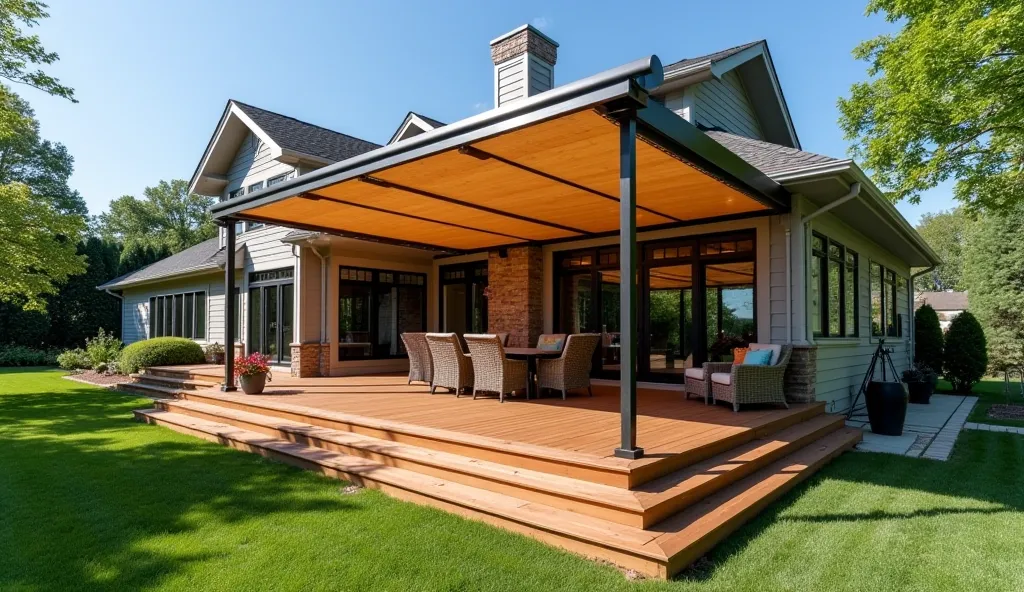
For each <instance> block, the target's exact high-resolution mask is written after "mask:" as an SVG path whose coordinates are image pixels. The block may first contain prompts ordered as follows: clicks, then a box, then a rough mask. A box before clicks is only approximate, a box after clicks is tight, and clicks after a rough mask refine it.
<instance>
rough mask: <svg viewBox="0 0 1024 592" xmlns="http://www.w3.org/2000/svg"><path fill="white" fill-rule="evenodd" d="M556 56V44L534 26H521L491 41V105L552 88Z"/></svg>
mask: <svg viewBox="0 0 1024 592" xmlns="http://www.w3.org/2000/svg"><path fill="white" fill-rule="evenodd" d="M557 59H558V44H557V43H555V42H554V40H552V39H551V38H550V37H548V36H547V35H545V34H544V33H541V32H540V31H539V30H537V28H536V27H534V26H533V25H523V26H521V27H519V28H517V29H515V30H513V31H509V32H508V33H505V34H504V35H502V36H501V37H498V38H497V39H495V40H494V41H491V61H493V62H494V106H495V107H501V106H502V105H505V104H507V103H511V102H513V101H518V100H520V99H525V98H527V97H530V96H533V95H535V94H538V93H542V92H544V91H546V90H550V89H552V88H554V86H555V60H557Z"/></svg>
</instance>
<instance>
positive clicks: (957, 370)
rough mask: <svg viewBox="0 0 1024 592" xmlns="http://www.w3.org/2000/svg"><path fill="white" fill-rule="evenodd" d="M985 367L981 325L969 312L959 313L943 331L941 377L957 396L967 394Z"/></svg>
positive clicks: (986, 348) (985, 354) (986, 359)
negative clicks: (944, 332) (944, 349)
mask: <svg viewBox="0 0 1024 592" xmlns="http://www.w3.org/2000/svg"><path fill="white" fill-rule="evenodd" d="M987 367H988V347H987V344H986V342H985V332H984V331H982V330H981V324H980V323H978V319H976V318H974V315H972V314H971V313H969V312H966V311H965V312H962V313H960V314H959V315H957V317H956V318H955V319H953V322H952V323H950V324H949V330H947V331H946V355H945V363H944V365H943V369H944V370H945V372H944V375H945V377H946V380H948V381H949V382H950V383H952V385H953V391H954V392H957V393H963V394H966V393H969V392H971V388H973V387H974V384H975V383H977V382H978V381H979V380H981V377H982V376H984V375H985V369H986V368H987Z"/></svg>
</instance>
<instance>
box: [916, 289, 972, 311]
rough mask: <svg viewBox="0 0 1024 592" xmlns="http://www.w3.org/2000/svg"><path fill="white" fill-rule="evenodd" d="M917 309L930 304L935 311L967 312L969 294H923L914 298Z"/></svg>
mask: <svg viewBox="0 0 1024 592" xmlns="http://www.w3.org/2000/svg"><path fill="white" fill-rule="evenodd" d="M914 302H915V304H916V306H915V308H919V307H921V306H924V305H925V304H930V305H931V307H932V308H934V309H935V310H939V311H943V310H967V292H921V293H920V294H918V295H917V296H916V297H915V298H914Z"/></svg>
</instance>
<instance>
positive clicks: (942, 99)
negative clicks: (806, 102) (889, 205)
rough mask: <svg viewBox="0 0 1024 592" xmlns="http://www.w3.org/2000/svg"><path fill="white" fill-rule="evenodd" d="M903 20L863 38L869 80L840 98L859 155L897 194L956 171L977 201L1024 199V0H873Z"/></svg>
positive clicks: (911, 194)
mask: <svg viewBox="0 0 1024 592" xmlns="http://www.w3.org/2000/svg"><path fill="white" fill-rule="evenodd" d="M867 12H868V14H879V13H880V14H883V15H884V16H885V18H886V19H887V20H889V21H890V22H899V23H902V24H903V27H902V29H901V30H900V31H899V32H898V33H896V34H895V35H880V36H878V37H876V38H874V39H871V40H869V41H865V42H864V43H862V44H860V45H859V46H858V47H857V48H856V49H855V50H854V55H855V56H856V57H857V58H859V59H862V60H865V61H867V62H869V63H870V67H869V69H868V73H869V74H870V76H871V78H870V80H868V81H867V82H860V83H857V84H854V85H853V87H852V88H851V91H850V96H849V97H847V98H843V99H840V100H839V108H840V111H841V117H840V123H841V125H842V127H843V130H844V131H845V132H846V136H847V138H849V139H851V140H853V141H854V142H855V143H854V146H853V149H852V151H853V153H854V155H855V156H856V157H858V158H860V159H861V160H862V162H863V164H864V165H865V166H866V167H867V168H868V169H869V170H870V171H871V172H872V173H873V175H874V177H875V179H876V181H878V182H879V184H880V185H882V186H883V187H884V188H886V189H887V190H888V191H889V192H890V193H889V195H890V197H891V199H892V200H893V201H899V200H902V199H908V200H910V201H912V202H914V203H917V202H918V201H919V200H920V195H921V192H922V191H924V190H926V189H929V188H932V187H934V186H935V185H936V184H938V183H940V182H942V181H945V180H948V179H955V180H956V185H955V190H954V192H955V195H956V197H957V198H958V199H960V200H961V201H962V202H963V203H964V204H967V205H969V206H971V207H972V208H976V207H978V206H985V207H1004V206H1007V205H1012V204H1016V203H1021V202H1024V170H1022V168H1024V167H1022V166H1021V163H1022V162H1024V3H1022V2H1021V1H1020V0H871V2H870V3H869V4H868V8H867Z"/></svg>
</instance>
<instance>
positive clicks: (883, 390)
mask: <svg viewBox="0 0 1024 592" xmlns="http://www.w3.org/2000/svg"><path fill="white" fill-rule="evenodd" d="M864 399H865V402H866V403H867V405H868V420H869V421H870V422H871V431H872V432H874V433H876V434H882V435H885V436H902V435H903V422H904V421H905V420H906V419H907V389H906V388H905V387H904V386H903V383H901V382H878V381H874V380H872V381H871V382H870V383H868V390H867V393H866V394H865V396H864Z"/></svg>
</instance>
